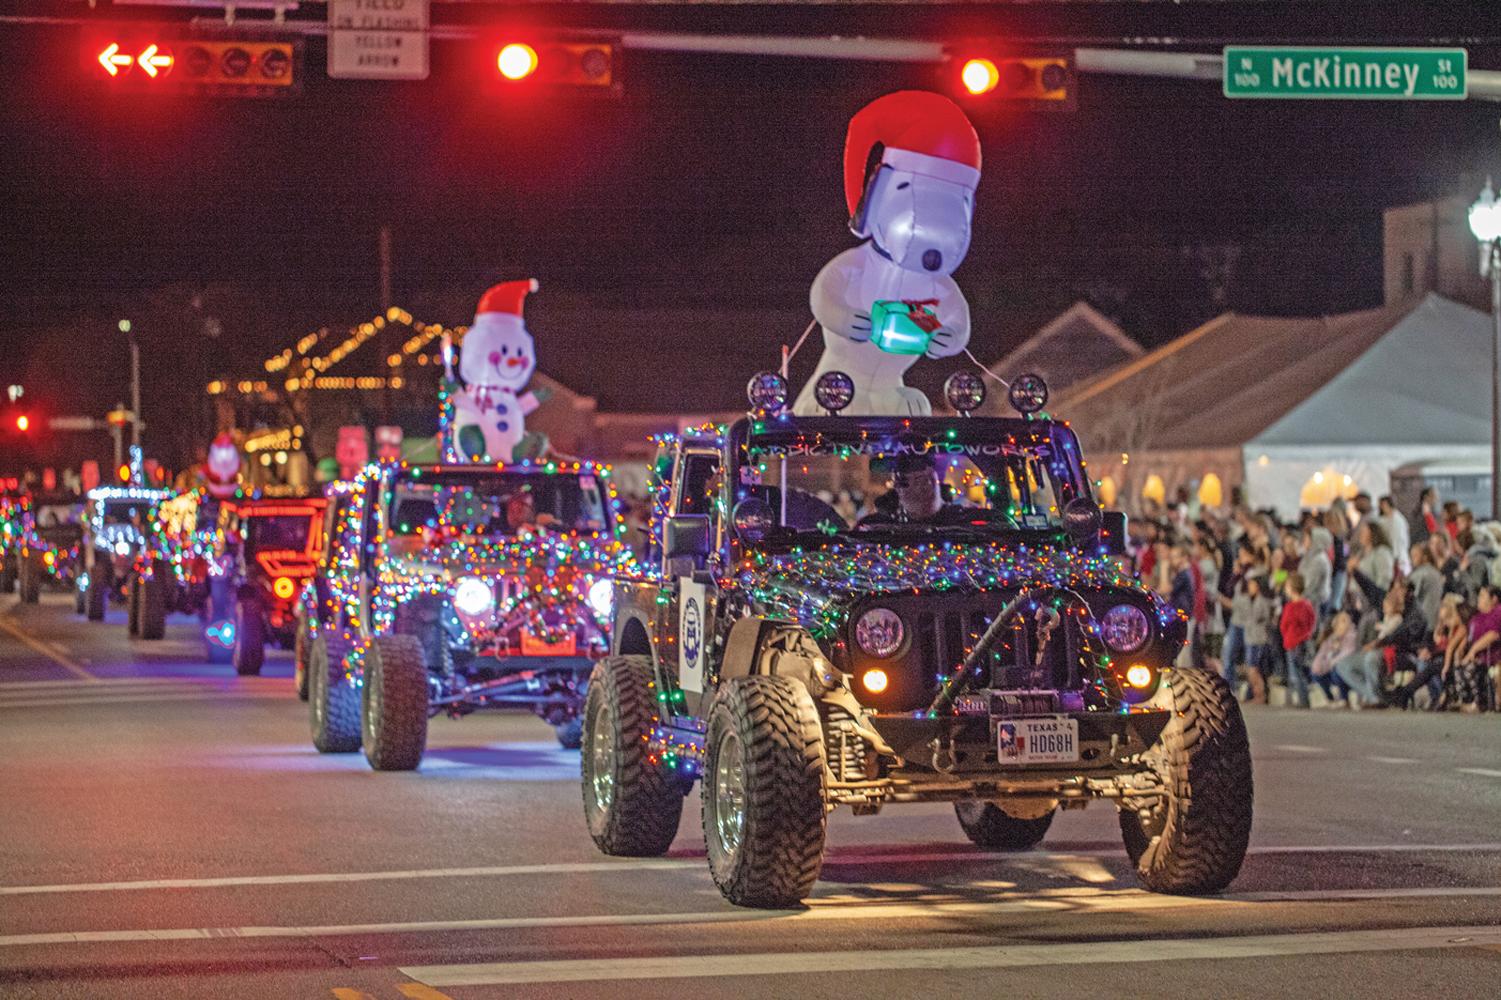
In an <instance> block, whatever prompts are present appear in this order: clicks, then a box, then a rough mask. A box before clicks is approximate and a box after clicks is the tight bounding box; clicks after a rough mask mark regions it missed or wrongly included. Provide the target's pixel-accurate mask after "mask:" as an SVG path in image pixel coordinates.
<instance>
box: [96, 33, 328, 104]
mask: <svg viewBox="0 0 1501 1000" xmlns="http://www.w3.org/2000/svg"><path fill="white" fill-rule="evenodd" d="M159 28H160V30H158V31H146V32H142V31H139V30H136V29H133V28H131V29H127V30H122V31H119V32H114V33H109V34H97V33H93V34H89V35H87V36H86V37H85V39H84V54H85V67H86V70H87V72H88V73H89V75H90V76H92V77H93V78H94V79H96V80H98V81H101V82H103V83H105V84H107V85H109V86H110V87H112V88H119V89H125V90H140V91H169V90H175V91H184V90H187V91H193V92H198V93H209V94H224V95H233V96H243V97H268V96H275V95H278V94H284V93H289V92H293V91H295V90H296V89H297V88H298V87H299V86H300V83H301V79H300V70H301V63H302V58H301V56H302V42H301V40H300V39H289V38H281V39H268V38H264V37H260V36H257V35H246V34H224V33H215V34H212V35H208V34H202V33H196V34H192V35H188V36H183V35H181V34H180V32H181V30H182V29H180V28H179V29H170V28H168V27H166V26H159ZM174 30H176V31H177V32H179V34H173V33H172V32H173V31H174Z"/></svg>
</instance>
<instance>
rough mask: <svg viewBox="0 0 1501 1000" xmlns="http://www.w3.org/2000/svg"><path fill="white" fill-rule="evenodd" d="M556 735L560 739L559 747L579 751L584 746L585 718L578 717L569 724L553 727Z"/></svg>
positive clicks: (559, 724)
mask: <svg viewBox="0 0 1501 1000" xmlns="http://www.w3.org/2000/svg"><path fill="white" fill-rule="evenodd" d="M552 731H553V733H554V735H556V736H557V738H558V746H560V747H562V748H563V749H564V750H577V749H578V748H579V747H581V746H583V745H584V717H583V716H582V715H576V716H574V717H573V718H571V719H569V720H568V721H567V722H560V723H558V724H557V725H556V726H553V727H552Z"/></svg>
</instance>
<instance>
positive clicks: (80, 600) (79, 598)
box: [73, 580, 88, 615]
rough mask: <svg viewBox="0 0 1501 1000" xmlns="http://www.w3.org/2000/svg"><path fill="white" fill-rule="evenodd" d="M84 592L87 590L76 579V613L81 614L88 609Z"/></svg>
mask: <svg viewBox="0 0 1501 1000" xmlns="http://www.w3.org/2000/svg"><path fill="white" fill-rule="evenodd" d="M84 593H85V592H84V591H83V590H81V589H80V588H79V586H78V582H77V581H76V580H75V581H74V582H73V613H74V614H78V615H81V614H83V613H84V612H85V611H86V610H88V602H87V601H86V600H85V599H84Z"/></svg>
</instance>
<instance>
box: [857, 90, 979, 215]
mask: <svg viewBox="0 0 1501 1000" xmlns="http://www.w3.org/2000/svg"><path fill="white" fill-rule="evenodd" d="M883 165H884V166H888V167H891V168H892V169H895V170H900V171H903V172H906V173H913V174H919V175H923V176H928V177H933V178H936V179H938V180H942V181H948V182H949V183H953V184H961V185H963V186H965V187H968V188H969V189H971V190H973V189H974V188H975V187H976V185H978V184H979V183H980V137H979V136H978V135H976V134H975V127H974V126H973V125H972V124H970V121H969V118H968V116H966V115H965V113H964V111H963V110H961V109H960V107H959V105H957V104H955V103H954V102H953V101H951V100H949V99H948V98H947V97H945V96H943V95H942V94H935V93H933V92H932V91H928V90H898V91H897V92H895V93H892V94H887V95H886V96H885V97H878V98H876V99H875V100H874V101H871V102H870V103H869V104H867V105H866V106H865V107H863V108H861V109H860V110H859V111H858V112H856V113H855V117H853V118H851V119H850V127H849V132H848V133H847V134H846V136H845V140H844V200H845V203H846V204H847V205H848V206H849V210H850V215H851V216H858V215H859V214H860V211H859V209H860V202H861V199H862V198H863V197H864V195H865V192H866V189H867V188H868V186H869V184H870V181H871V178H872V177H873V176H874V175H875V173H876V172H877V170H878V169H879V168H880V167H881V166H883Z"/></svg>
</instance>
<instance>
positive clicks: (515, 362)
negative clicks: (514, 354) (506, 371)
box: [506, 358, 521, 368]
mask: <svg viewBox="0 0 1501 1000" xmlns="http://www.w3.org/2000/svg"><path fill="white" fill-rule="evenodd" d="M506 367H507V368H520V367H521V359H520V358H506Z"/></svg>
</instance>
